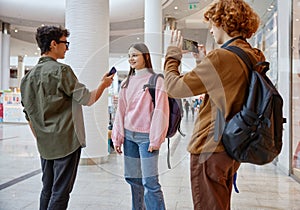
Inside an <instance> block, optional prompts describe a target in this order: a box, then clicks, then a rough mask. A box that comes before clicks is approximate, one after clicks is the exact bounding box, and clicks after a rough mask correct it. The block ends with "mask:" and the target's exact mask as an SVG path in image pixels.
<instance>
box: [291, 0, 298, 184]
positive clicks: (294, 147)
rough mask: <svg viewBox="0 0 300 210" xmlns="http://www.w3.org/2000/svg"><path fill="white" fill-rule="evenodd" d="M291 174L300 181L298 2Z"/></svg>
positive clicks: (295, 15) (294, 14)
mask: <svg viewBox="0 0 300 210" xmlns="http://www.w3.org/2000/svg"><path fill="white" fill-rule="evenodd" d="M292 15H293V40H292V45H293V48H292V49H293V52H292V151H293V157H292V168H293V170H292V173H293V174H294V175H295V176H296V177H298V178H299V179H300V132H299V131H300V28H299V25H300V0H293V14H292Z"/></svg>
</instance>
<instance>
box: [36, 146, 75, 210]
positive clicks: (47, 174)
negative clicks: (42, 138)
mask: <svg viewBox="0 0 300 210" xmlns="http://www.w3.org/2000/svg"><path fill="white" fill-rule="evenodd" d="M80 154H81V148H79V149H77V150H76V151H75V152H73V153H72V154H70V155H68V156H66V157H63V158H59V159H54V160H46V159H44V158H42V157H41V165H42V172H43V176H42V182H43V189H42V192H41V195H40V210H65V209H67V207H68V202H69V198H70V193H71V191H72V189H73V185H74V182H75V178H76V174H77V169H78V163H79V160H80Z"/></svg>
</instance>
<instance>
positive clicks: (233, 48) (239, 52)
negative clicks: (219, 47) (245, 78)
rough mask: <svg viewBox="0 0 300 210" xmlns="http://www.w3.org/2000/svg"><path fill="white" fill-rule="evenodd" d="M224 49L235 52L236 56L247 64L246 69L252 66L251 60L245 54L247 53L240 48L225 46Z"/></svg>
mask: <svg viewBox="0 0 300 210" xmlns="http://www.w3.org/2000/svg"><path fill="white" fill-rule="evenodd" d="M224 49H226V50H229V51H230V52H233V53H235V54H236V55H237V56H239V57H240V58H241V59H242V60H243V61H244V63H245V64H246V66H247V69H248V70H249V71H250V70H251V69H253V68H252V66H253V65H252V62H251V60H250V58H249V56H248V55H247V53H246V52H245V51H244V50H242V49H241V48H239V47H237V46H227V47H225V48H224Z"/></svg>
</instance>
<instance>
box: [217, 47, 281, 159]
mask: <svg viewBox="0 0 300 210" xmlns="http://www.w3.org/2000/svg"><path fill="white" fill-rule="evenodd" d="M224 49H227V50H229V51H231V52H233V53H235V54H237V55H238V56H239V57H240V58H241V59H242V60H243V61H244V62H245V64H246V65H247V68H248V70H249V77H250V80H249V81H250V86H249V90H248V96H247V99H246V102H245V103H244V105H243V108H242V110H241V111H240V112H238V113H237V114H235V116H234V117H233V118H232V119H230V120H229V121H228V122H227V123H226V124H225V128H224V130H223V134H222V142H223V145H224V147H225V150H226V151H227V153H228V154H229V155H230V156H231V157H232V158H234V159H235V160H237V161H239V162H246V163H253V164H257V165H263V164H267V163H270V162H271V161H273V160H274V159H275V158H276V157H277V156H278V155H279V153H280V151H281V148H282V132H283V123H285V122H286V119H285V118H283V116H282V115H283V114H282V107H283V99H282V97H281V96H280V94H279V93H278V91H277V90H276V88H275V87H274V85H273V84H272V82H271V81H270V79H269V78H268V77H267V76H266V75H265V73H266V71H267V70H269V63H268V62H259V63H258V64H256V65H262V66H263V67H264V71H263V73H259V72H257V71H255V70H254V68H255V67H253V65H252V63H251V60H250V59H249V57H248V55H247V53H245V52H244V51H243V50H242V49H241V48H239V47H236V46H227V47H225V48H224Z"/></svg>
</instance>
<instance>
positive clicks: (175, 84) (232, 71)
mask: <svg viewBox="0 0 300 210" xmlns="http://www.w3.org/2000/svg"><path fill="white" fill-rule="evenodd" d="M229 45H235V46H238V47H240V48H242V49H243V50H244V51H245V52H247V53H248V55H249V57H250V58H251V60H252V62H253V63H254V64H255V63H257V62H258V61H264V60H265V57H264V55H263V54H262V53H261V52H260V51H259V50H257V49H253V48H251V46H250V45H249V44H248V43H247V42H246V41H244V40H242V39H237V40H235V41H233V42H231V43H230V44H229ZM181 58H182V55H181V52H180V49H179V48H177V47H169V48H168V50H167V54H166V59H165V64H164V74H165V88H166V91H167V92H168V94H169V95H170V96H172V97H174V98H186V97H192V96H197V95H200V94H203V93H204V94H205V97H204V100H203V102H202V104H201V107H200V113H199V114H198V115H197V119H196V121H195V125H194V131H193V134H192V138H191V141H190V143H189V145H188V151H189V152H190V153H192V154H200V153H202V152H221V151H224V147H223V145H222V142H221V141H220V138H219V139H217V140H214V137H215V136H214V129H215V122H216V116H217V109H218V108H219V110H221V111H222V113H223V115H224V117H225V120H226V121H228V120H229V119H230V118H232V117H233V115H234V114H235V113H237V112H238V111H240V110H241V108H242V105H243V102H244V100H245V94H246V92H247V87H248V86H249V82H248V70H247V67H246V65H245V64H244V63H243V61H242V60H241V59H240V58H239V57H238V56H237V55H235V54H234V53H232V52H229V51H228V50H226V49H222V48H220V49H216V50H213V51H211V52H210V53H208V55H207V56H206V57H205V58H204V59H203V60H202V61H201V62H199V63H197V65H196V67H195V68H194V69H192V70H191V71H190V72H187V73H185V74H184V75H181V74H180V72H179V71H178V66H179V65H180V63H181Z"/></svg>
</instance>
